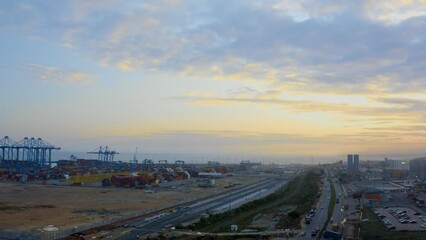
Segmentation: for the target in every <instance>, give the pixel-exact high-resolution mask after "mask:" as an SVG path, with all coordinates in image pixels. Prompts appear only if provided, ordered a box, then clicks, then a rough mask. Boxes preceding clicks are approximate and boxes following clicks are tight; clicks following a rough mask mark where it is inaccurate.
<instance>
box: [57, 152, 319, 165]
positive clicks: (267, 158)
mask: <svg viewBox="0 0 426 240" xmlns="http://www.w3.org/2000/svg"><path fill="white" fill-rule="evenodd" d="M71 155H74V156H76V157H77V158H84V159H97V157H98V155H97V154H88V153H86V152H66V151H56V152H52V160H53V161H57V160H64V159H65V160H68V159H70V156H71ZM133 159H134V153H119V154H117V155H115V156H114V161H123V162H129V161H130V160H133ZM136 159H137V160H138V161H139V162H142V161H143V160H144V159H151V160H153V161H154V162H155V163H158V161H159V160H167V161H168V162H169V163H174V162H175V161H176V160H183V161H185V162H187V163H208V162H209V161H216V162H220V163H223V164H230V163H240V162H241V161H250V162H262V163H263V164H291V163H306V164H310V163H312V161H311V157H286V156H280V155H260V154H258V155H256V154H195V153H137V154H136ZM316 163H317V162H315V164H316Z"/></svg>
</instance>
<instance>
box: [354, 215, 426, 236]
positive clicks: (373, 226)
mask: <svg viewBox="0 0 426 240" xmlns="http://www.w3.org/2000/svg"><path fill="white" fill-rule="evenodd" d="M362 215H363V218H368V219H369V220H370V221H369V222H365V223H361V224H359V225H360V227H361V237H362V238H363V239H366V240H369V239H380V240H387V239H389V240H391V239H392V240H393V239H395V240H404V239H424V237H425V236H426V232H425V231H411V232H398V231H390V230H388V229H387V227H386V226H385V225H384V224H383V222H382V221H381V219H380V218H378V217H377V215H376V214H375V213H374V212H373V211H372V210H371V209H370V208H364V209H363V211H362Z"/></svg>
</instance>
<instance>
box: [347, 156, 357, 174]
mask: <svg viewBox="0 0 426 240" xmlns="http://www.w3.org/2000/svg"><path fill="white" fill-rule="evenodd" d="M357 172H359V155H358V154H353V155H352V154H349V155H348V173H357Z"/></svg>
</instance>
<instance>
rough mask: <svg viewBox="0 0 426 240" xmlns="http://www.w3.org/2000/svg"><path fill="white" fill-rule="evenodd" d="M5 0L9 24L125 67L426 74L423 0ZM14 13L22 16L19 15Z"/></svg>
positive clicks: (245, 77)
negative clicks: (45, 0)
mask: <svg viewBox="0 0 426 240" xmlns="http://www.w3.org/2000/svg"><path fill="white" fill-rule="evenodd" d="M5 5H6V9H8V8H9V9H12V11H10V12H11V13H13V14H10V15H7V16H2V20H5V21H3V22H4V24H3V26H6V25H10V26H15V27H16V25H18V28H17V29H18V30H19V29H29V28H31V29H32V30H31V34H37V33H38V34H39V35H40V36H41V37H45V38H53V40H56V41H59V42H60V43H61V44H62V45H63V46H67V47H78V48H81V49H83V50H84V51H87V52H88V53H90V54H91V55H92V56H93V57H94V58H96V59H98V61H99V62H100V63H102V64H104V65H110V66H115V67H117V68H118V69H121V70H123V71H132V70H136V69H145V70H153V71H163V72H170V73H176V74H183V75H185V76H196V77H204V78H213V79H226V80H237V81H260V82H263V83H265V84H275V85H285V86H291V90H292V91H299V92H300V91H304V92H314V91H331V90H330V89H332V91H334V92H341V93H351V92H355V94H356V93H359V92H376V91H391V92H398V91H404V92H410V91H415V90H418V89H419V88H420V87H424V84H423V82H426V81H425V77H424V76H426V74H425V73H426V70H425V69H426V68H425V67H424V65H425V60H424V59H425V55H424V53H423V52H424V51H422V50H423V49H424V48H425V47H426V44H425V41H426V40H425V39H426V17H425V15H426V7H425V3H424V1H422V0H410V1H408V0H405V1H403V0H400V1H398V0H392V1H371V0H364V1H355V2H351V3H348V2H347V1H329V0H324V1H313V0H303V1H297V2H288V1H285V2H283V1H275V0H269V1H265V2H261V3H256V2H247V1H245V2H237V1H225V0H222V1H214V2H211V1H189V0H188V1H177V0H173V1H171V0H170V1H169V0H162V1H144V2H128V1H112V0H110V1H106V2H102V4H99V3H91V2H81V1H71V2H69V3H68V5H65V6H63V4H55V3H53V4H52V5H50V6H49V7H48V8H46V6H45V4H42V3H31V4H26V5H24V6H22V5H23V4H14V3H7V4H5ZM29 12H30V13H31V14H28V13H29ZM52 13H53V14H52ZM16 15H17V16H21V17H19V19H21V21H18V22H13V20H14V19H16ZM389 23H392V24H389ZM396 23H397V24H396ZM19 26H21V28H19ZM55 36H59V37H58V38H55ZM383 79H386V81H383ZM377 82H379V83H380V84H381V85H380V86H381V88H380V89H375V88H374V83H377Z"/></svg>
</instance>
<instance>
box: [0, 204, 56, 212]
mask: <svg viewBox="0 0 426 240" xmlns="http://www.w3.org/2000/svg"><path fill="white" fill-rule="evenodd" d="M38 208H55V205H50V204H40V205H30V206H22V207H21V206H14V205H6V204H5V203H0V211H21V210H26V209H38Z"/></svg>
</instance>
